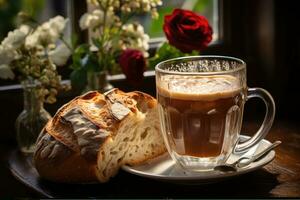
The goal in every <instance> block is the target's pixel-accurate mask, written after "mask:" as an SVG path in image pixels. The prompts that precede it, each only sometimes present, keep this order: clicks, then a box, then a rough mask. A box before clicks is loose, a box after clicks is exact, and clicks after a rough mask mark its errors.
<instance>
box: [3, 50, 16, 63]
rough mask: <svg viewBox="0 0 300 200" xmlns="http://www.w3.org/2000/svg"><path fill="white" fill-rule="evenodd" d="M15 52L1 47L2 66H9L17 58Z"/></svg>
mask: <svg viewBox="0 0 300 200" xmlns="http://www.w3.org/2000/svg"><path fill="white" fill-rule="evenodd" d="M15 54H16V52H15V50H13V49H11V48H9V47H6V46H2V45H0V65H2V64H9V63H10V62H11V61H13V60H14V58H15Z"/></svg>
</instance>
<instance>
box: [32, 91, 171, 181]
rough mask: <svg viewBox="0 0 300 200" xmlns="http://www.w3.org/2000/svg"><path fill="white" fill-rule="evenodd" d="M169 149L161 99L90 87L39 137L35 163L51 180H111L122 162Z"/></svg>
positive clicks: (145, 157) (148, 157) (143, 94)
mask: <svg viewBox="0 0 300 200" xmlns="http://www.w3.org/2000/svg"><path fill="white" fill-rule="evenodd" d="M165 151H166V149H165V146H164V143H163V138H162V136H161V132H160V125H159V121H158V112H157V102H156V100H155V99H154V98H153V97H151V96H150V95H147V94H145V93H142V92H129V93H124V92H122V91H121V90H119V89H114V90H111V91H110V92H108V93H106V94H105V95H102V94H100V93H98V92H89V93H86V94H84V95H82V96H79V97H77V98H75V99H73V100H72V101H70V102H69V103H67V104H65V105H64V106H62V107H61V108H60V109H59V110H58V111H57V113H56V114H55V116H54V117H53V119H52V120H50V121H49V122H48V123H47V125H46V126H45V128H44V129H43V131H42V132H41V134H40V136H39V138H38V140H37V146H36V151H35V153H34V164H35V167H36V169H37V171H38V172H39V174H40V176H41V177H43V178H45V179H48V180H53V181H59V182H72V183H79V182H81V183H82V182H92V181H95V180H97V179H98V180H99V181H100V182H106V181H108V180H109V178H110V177H113V176H114V175H115V174H116V173H117V172H118V170H119V168H120V167H121V166H122V165H125V164H129V165H135V164H139V163H143V162H145V161H146V160H149V159H151V158H154V157H156V156H159V155H161V154H163V153H164V152H165Z"/></svg>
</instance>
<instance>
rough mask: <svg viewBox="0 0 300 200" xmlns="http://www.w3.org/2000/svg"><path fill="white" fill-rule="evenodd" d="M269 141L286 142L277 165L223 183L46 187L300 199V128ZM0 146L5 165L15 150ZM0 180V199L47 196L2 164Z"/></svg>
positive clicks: (87, 192)
mask: <svg viewBox="0 0 300 200" xmlns="http://www.w3.org/2000/svg"><path fill="white" fill-rule="evenodd" d="M257 127H258V125H257V123H253V122H252V123H249V122H248V123H245V125H244V128H243V132H244V133H245V132H249V133H253V132H254V131H255V130H256V129H257ZM267 139H268V140H269V141H272V142H273V141H275V140H281V141H282V142H283V143H282V144H281V145H280V146H279V147H278V148H277V149H276V157H275V160H274V161H273V162H271V163H270V164H268V165H267V166H265V167H264V168H262V169H259V170H257V171H254V172H251V173H249V174H245V175H242V176H239V177H235V178H232V179H229V180H226V181H223V182H219V183H214V184H209V185H198V186H195V185H194V186H187V185H176V184H170V183H163V182H158V181H154V180H149V179H145V178H141V177H138V176H134V175H132V174H128V173H126V172H120V173H119V174H118V175H117V176H116V177H115V178H113V179H112V180H111V181H110V182H108V183H106V184H97V185H90V186H81V185H68V184H55V183H46V184H44V185H43V187H50V191H49V190H48V192H50V194H52V196H54V197H60V198H87V197H98V198H266V197H300V124H294V123H291V122H282V121H279V122H275V123H274V126H273V128H272V129H271V131H270V133H269V135H268V136H267ZM0 145H1V147H0V150H1V151H0V152H1V153H0V158H1V162H5V159H7V155H8V153H9V152H10V151H11V150H12V148H13V147H12V146H10V145H8V144H3V145H2V144H0ZM0 176H1V179H2V180H1V190H0V198H1V197H11V196H18V197H25V196H30V197H43V196H44V195H43V192H41V191H40V192H37V191H34V190H31V188H30V187H28V186H25V185H22V184H20V183H18V181H17V180H15V179H14V177H13V176H12V175H10V174H9V171H8V169H7V168H5V167H3V165H2V164H1V165H0ZM51 188H52V189H53V188H55V190H52V191H51ZM45 189H49V188H45ZM76 191H77V192H76ZM78 191H80V192H78ZM91 191H92V192H91ZM51 192H52V193H51ZM95 194H96V195H95Z"/></svg>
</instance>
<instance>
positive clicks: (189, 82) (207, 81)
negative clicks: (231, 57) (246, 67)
mask: <svg viewBox="0 0 300 200" xmlns="http://www.w3.org/2000/svg"><path fill="white" fill-rule="evenodd" d="M241 89H242V86H241V84H240V82H239V80H238V79H237V78H235V77H234V76H230V75H222V76H220V75H218V76H179V75H165V76H163V77H162V78H161V81H160V84H159V85H158V92H159V93H160V94H161V95H163V96H168V97H171V98H176V99H184V100H206V101H212V100H216V99H221V98H228V97H233V96H235V95H236V94H237V93H239V92H240V91H241Z"/></svg>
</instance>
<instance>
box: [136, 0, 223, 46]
mask: <svg viewBox="0 0 300 200" xmlns="http://www.w3.org/2000/svg"><path fill="white" fill-rule="evenodd" d="M175 8H182V9H187V10H192V11H194V12H197V13H199V14H200V15H203V16H205V17H206V18H207V20H208V21H209V23H210V25H211V26H212V28H213V31H214V34H213V41H216V40H218V35H219V16H218V0H172V1H169V0H163V5H162V6H160V7H159V8H158V12H159V18H158V19H156V20H153V19H151V17H150V16H149V15H145V16H140V17H139V18H136V20H138V21H140V22H141V23H142V24H143V25H144V28H145V31H146V32H147V33H148V34H149V36H150V37H151V38H159V37H164V32H163V30H162V26H163V22H164V16H165V15H167V14H171V13H172V11H173V10H174V9H175Z"/></svg>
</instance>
